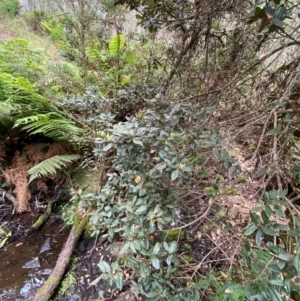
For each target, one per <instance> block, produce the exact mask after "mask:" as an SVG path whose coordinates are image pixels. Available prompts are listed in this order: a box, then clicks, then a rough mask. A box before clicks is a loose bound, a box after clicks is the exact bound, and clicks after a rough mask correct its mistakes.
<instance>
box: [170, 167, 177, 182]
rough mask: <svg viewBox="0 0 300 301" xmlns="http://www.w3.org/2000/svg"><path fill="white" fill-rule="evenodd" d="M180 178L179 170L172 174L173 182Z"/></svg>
mask: <svg viewBox="0 0 300 301" xmlns="http://www.w3.org/2000/svg"><path fill="white" fill-rule="evenodd" d="M178 176H179V170H178V169H175V170H174V171H173V172H172V174H171V180H172V181H175V180H176V179H177V178H178Z"/></svg>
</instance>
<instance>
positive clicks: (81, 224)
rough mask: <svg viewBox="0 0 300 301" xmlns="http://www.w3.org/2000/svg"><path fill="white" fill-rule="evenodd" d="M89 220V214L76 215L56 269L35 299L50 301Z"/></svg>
mask: <svg viewBox="0 0 300 301" xmlns="http://www.w3.org/2000/svg"><path fill="white" fill-rule="evenodd" d="M87 222H88V215H80V214H77V215H76V217H75V222H74V225H73V227H72V229H71V232H70V234H69V237H68V240H67V242H66V244H65V246H64V247H63V250H62V251H61V253H60V255H59V257H58V259H57V262H56V266H55V268H54V270H53V271H52V273H51V275H50V276H49V278H48V280H47V281H46V282H45V283H44V285H43V286H42V287H41V288H40V289H39V290H38V292H37V293H36V295H35V297H34V299H33V301H48V300H49V299H50V298H51V296H52V294H53V292H54V290H55V289H56V288H57V286H58V285H59V283H60V280H61V278H62V277H63V275H64V272H65V269H66V267H67V265H68V263H69V261H70V258H71V256H72V253H73V250H74V247H75V245H76V243H77V241H78V239H79V237H80V236H81V234H82V232H83V230H84V228H85V226H86V224H87Z"/></svg>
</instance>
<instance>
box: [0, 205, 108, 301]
mask: <svg viewBox="0 0 300 301" xmlns="http://www.w3.org/2000/svg"><path fill="white" fill-rule="evenodd" d="M37 217H38V214H37V213H33V212H32V213H28V214H21V215H13V216H12V215H10V214H7V211H6V212H2V213H1V214H0V227H1V228H2V229H5V231H6V233H11V236H10V237H9V239H8V241H7V243H6V244H5V246H4V247H3V248H1V249H0V301H2V300H3V301H10V300H11V301H21V300H26V301H30V300H32V299H33V297H34V295H35V293H36V291H37V290H38V288H39V287H40V286H41V285H42V284H43V283H44V282H45V281H46V279H47V278H48V276H49V275H50V274H51V272H52V269H53V268H54V266H55V264H56V261H57V258H58V255H59V253H60V252H61V250H62V248H63V245H64V243H65V242H66V240H67V237H68V234H69V230H70V229H69V228H67V227H66V226H64V223H63V221H62V220H61V219H60V218H59V217H58V216H55V215H53V216H51V218H50V219H49V220H48V221H47V222H46V223H45V225H43V227H42V228H41V229H39V230H37V231H28V229H29V228H30V226H31V225H32V224H33V223H34V222H35V221H36V219H37ZM2 239H3V236H2ZM101 249H102V248H101V246H100V245H95V241H94V240H90V241H85V240H80V241H79V242H78V244H77V247H76V250H75V252H74V254H73V258H72V261H71V263H70V265H69V268H68V271H67V273H66V276H65V278H64V281H63V282H62V285H61V287H60V289H59V290H58V292H56V294H55V296H54V297H53V298H52V299H51V300H61V301H76V300H86V301H89V300H97V297H98V293H97V291H98V290H99V289H100V288H101V287H103V285H104V284H103V283H101V282H99V283H98V284H97V285H96V286H89V283H90V282H91V281H93V280H94V279H95V278H97V277H98V276H99V275H100V271H99V268H98V266H97V264H98V262H99V261H100V257H101V258H103V256H105V254H104V251H101Z"/></svg>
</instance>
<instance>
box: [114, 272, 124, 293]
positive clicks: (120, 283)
mask: <svg viewBox="0 0 300 301" xmlns="http://www.w3.org/2000/svg"><path fill="white" fill-rule="evenodd" d="M115 282H116V285H117V288H118V289H119V290H120V291H121V290H122V289H123V285H124V277H123V275H121V276H118V277H117V278H116V279H115Z"/></svg>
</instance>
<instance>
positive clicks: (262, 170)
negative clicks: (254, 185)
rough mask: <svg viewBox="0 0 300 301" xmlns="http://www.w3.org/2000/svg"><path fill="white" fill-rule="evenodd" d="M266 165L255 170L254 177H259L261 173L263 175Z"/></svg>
mask: <svg viewBox="0 0 300 301" xmlns="http://www.w3.org/2000/svg"><path fill="white" fill-rule="evenodd" d="M267 169H268V167H263V168H262V169H260V170H259V171H257V172H256V173H255V175H254V178H256V179H257V178H260V177H261V176H262V175H264V174H265V173H266V171H267Z"/></svg>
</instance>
